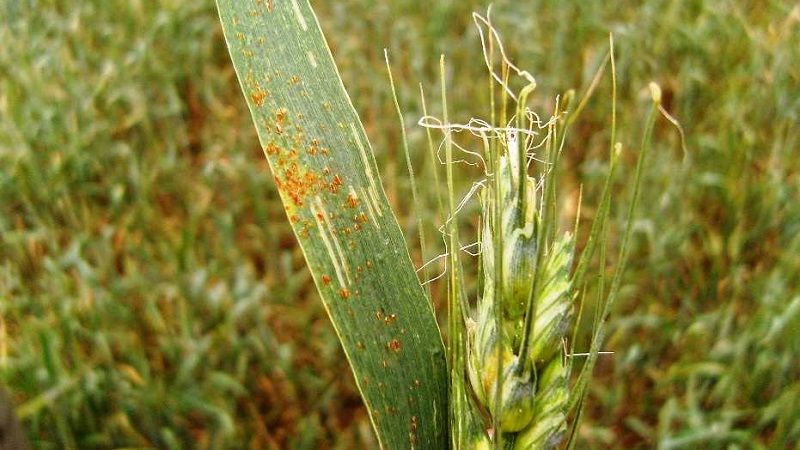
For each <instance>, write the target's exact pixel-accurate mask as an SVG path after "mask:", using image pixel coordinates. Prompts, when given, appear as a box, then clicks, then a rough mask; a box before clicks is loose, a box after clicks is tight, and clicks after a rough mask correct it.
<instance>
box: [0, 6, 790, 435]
mask: <svg viewBox="0 0 800 450" xmlns="http://www.w3.org/2000/svg"><path fill="white" fill-rule="evenodd" d="M313 4H314V7H315V8H316V9H317V13H318V14H319V18H320V21H321V22H322V26H323V29H324V31H325V32H326V34H327V37H328V39H329V41H330V44H331V46H332V48H333V51H334V55H335V57H336V60H337V64H338V65H339V68H340V71H341V73H342V77H343V78H344V82H345V85H346V86H347V88H348V90H349V92H350V94H351V96H352V97H353V101H354V104H355V105H356V108H357V109H358V110H359V113H360V114H361V116H362V119H363V120H364V122H365V126H366V128H367V132H368V134H369V135H370V138H371V139H372V143H373V145H374V147H375V149H376V152H377V155H378V160H379V165H380V167H381V168H382V169H383V174H384V186H385V187H386V189H387V191H388V193H389V195H390V198H391V199H392V201H393V202H394V204H395V205H394V206H395V207H396V208H397V209H396V210H397V211H398V215H399V219H400V221H401V224H402V226H403V227H404V229H405V231H406V235H407V236H408V238H409V245H410V247H411V252H412V256H413V258H414V260H415V262H416V263H417V264H421V263H422V261H423V260H424V259H425V258H427V257H430V256H431V255H425V256H423V255H421V254H420V251H419V248H418V243H417V239H416V236H417V231H416V226H415V224H416V222H415V219H414V216H413V214H414V206H413V205H411V204H410V203H409V202H408V201H407V199H408V198H409V197H410V196H409V195H408V193H409V190H408V189H409V183H408V176H407V174H406V173H405V169H404V163H403V160H402V153H401V152H400V150H399V142H400V130H399V126H398V123H397V119H396V116H395V114H394V112H393V107H392V104H391V97H390V91H389V85H388V81H387V77H386V71H385V67H384V62H383V48H384V47H386V48H388V49H389V51H390V57H391V60H392V66H393V70H394V75H395V80H396V81H397V83H398V89H399V96H400V101H401V104H402V106H403V110H404V112H405V114H406V119H407V122H408V123H407V126H408V127H409V132H410V135H409V137H410V140H411V150H412V152H413V155H414V158H415V164H416V169H417V171H419V172H421V173H422V174H423V175H424V174H425V173H427V172H426V171H430V170H431V161H430V159H429V158H428V156H427V153H426V152H427V149H426V147H425V134H424V131H423V130H422V129H420V128H419V127H416V126H415V125H414V124H415V122H416V119H417V118H418V117H419V116H420V115H421V106H420V102H419V99H418V98H419V95H418V85H417V83H420V82H421V83H422V84H423V85H424V86H425V88H426V89H427V93H428V100H429V104H431V105H433V104H436V102H437V100H436V99H437V98H438V96H437V95H435V93H436V92H438V85H437V70H438V57H439V54H441V53H445V54H446V55H447V59H448V66H449V69H450V70H449V72H448V82H449V85H450V92H449V95H450V100H451V104H450V109H451V114H452V115H453V116H454V117H453V119H454V120H459V121H466V120H468V119H469V118H470V117H473V116H475V117H485V116H486V114H487V111H488V110H487V109H486V106H485V105H486V98H487V94H486V81H485V80H486V76H485V68H484V67H483V64H482V61H481V59H480V45H479V41H478V39H477V34H476V32H475V30H474V29H473V26H472V23H471V18H470V13H471V12H472V11H474V10H476V11H485V8H486V4H485V3H480V2H477V1H473V0H469V1H465V0H461V1H455V0H452V1H451V0H442V1H437V2H432V3H431V4H428V5H426V6H425V7H420V6H419V4H418V2H412V1H408V0H401V1H393V2H371V1H367V0H343V1H339V2H313ZM493 8H494V9H493V17H494V20H495V24H496V26H497V27H498V29H499V30H500V31H501V33H502V35H503V37H504V41H505V44H506V46H507V49H508V50H509V51H510V53H511V54H512V56H513V58H514V60H515V62H516V63H517V64H518V65H519V66H520V67H523V68H526V69H528V70H529V71H530V72H531V73H533V74H534V75H535V76H536V77H537V81H538V84H539V86H540V88H539V91H538V94H537V95H536V99H535V100H534V102H538V104H541V105H542V106H543V107H544V106H546V105H549V104H551V103H552V98H553V97H554V96H555V95H556V94H559V93H562V92H564V91H565V90H566V89H569V88H575V89H577V90H578V91H579V92H580V91H582V89H585V88H586V86H587V85H588V83H589V81H590V80H591V78H592V76H593V75H594V72H595V70H596V69H597V67H598V65H599V63H600V62H601V61H602V58H603V57H604V55H605V53H606V52H607V49H608V43H607V42H608V33H609V32H613V33H614V39H615V43H616V53H617V58H618V61H617V68H618V78H619V104H618V108H619V135H618V138H619V139H620V140H621V141H622V142H623V144H624V146H625V149H626V151H628V153H627V155H628V156H627V157H626V164H625V165H624V167H623V168H622V169H621V170H620V172H619V177H618V180H617V181H618V183H617V188H618V199H619V200H618V202H617V203H616V207H617V208H618V210H619V217H620V220H621V219H622V217H623V213H624V210H625V205H626V203H627V201H628V200H629V198H630V195H629V194H630V192H629V190H628V189H629V187H630V186H629V183H628V182H627V180H628V177H629V176H630V175H631V173H632V170H633V163H634V156H635V155H634V154H633V150H632V149H636V148H638V141H639V139H640V138H641V130H642V126H643V124H642V117H643V115H644V112H645V111H646V110H647V108H648V102H647V91H646V87H647V83H648V82H649V81H651V80H655V81H657V82H658V83H659V84H660V85H661V86H662V89H663V90H664V94H665V107H666V108H667V109H668V110H669V111H670V112H671V113H672V114H673V115H675V116H676V117H677V118H678V119H679V120H680V121H681V123H682V125H683V127H684V128H685V131H686V135H687V146H688V153H687V154H686V155H684V154H683V153H682V152H681V150H680V141H679V137H678V135H677V132H676V131H675V129H674V128H673V127H672V126H670V125H668V124H667V123H666V122H664V121H662V122H660V125H659V127H658V128H657V130H656V134H655V142H654V148H653V150H654V151H653V152H652V153H651V158H650V159H649V160H648V165H647V167H648V168H647V171H646V176H647V179H646V184H645V189H644V192H643V196H644V197H643V201H642V203H641V207H640V208H639V210H638V212H637V217H638V219H637V222H636V234H635V237H636V239H635V246H634V249H633V253H632V259H631V265H630V269H629V270H628V272H627V275H626V277H625V287H624V290H623V294H624V295H623V297H622V298H621V299H620V301H619V302H618V304H617V308H616V311H615V313H614V315H613V319H612V323H611V324H610V336H609V340H608V342H607V344H606V346H605V347H606V349H607V350H613V351H614V352H615V354H614V356H613V357H607V358H604V359H602V360H601V361H600V365H599V367H598V380H597V382H596V383H594V384H593V387H592V394H591V396H590V404H589V409H588V413H589V414H588V417H587V420H586V421H585V423H584V425H583V426H582V429H581V436H582V443H581V445H579V447H581V448H597V449H600V448H642V449H645V448H659V449H683V448H686V449H689V448H706V449H739V448H742V449H744V448H765V449H767V448H769V449H779V448H781V449H782V448H787V449H790V448H799V447H798V446H799V445H800V444H799V443H798V442H800V402H799V401H798V399H799V398H800V356H799V355H800V202H799V201H798V200H799V199H800V178H798V177H799V175H798V174H800V158H798V155H797V150H798V143H799V142H800V136H798V135H799V134H800V127H799V126H798V119H799V117H798V114H799V113H800V64H798V61H800V46H798V45H797V43H798V42H800V23H798V22H800V6H798V5H797V4H792V3H791V2H789V1H765V2H761V3H758V4H756V3H755V2H738V1H733V0H731V1H725V0H693V1H674V0H661V1H657V0H653V1H649V2H646V3H643V4H641V3H640V2H633V1H623V2H609V3H607V4H605V3H602V2H580V1H566V2H565V1H558V0H541V1H527V2H519V1H516V2H513V1H510V0H499V1H495V2H494V7H493ZM217 21H218V19H217V16H216V11H215V9H214V5H213V3H212V2H189V1H185V0H162V1H159V2H139V1H130V2H101V1H87V2H60V1H55V0H40V1H33V0H23V1H17V2H3V3H2V4H0V42H3V45H2V46H0V380H1V381H2V382H3V383H4V384H5V385H6V386H8V387H9V388H10V390H11V392H12V394H13V397H14V399H15V400H16V402H17V404H18V405H19V410H18V411H19V413H20V415H21V416H22V419H23V423H24V425H25V427H26V429H27V430H28V432H29V436H30V437H31V440H32V443H33V446H34V448H37V449H39V448H41V449H55V448H72V449H106V448H169V449H178V448H213V449H224V448H232V449H233V448H253V449H261V448H267V449H353V448H364V449H367V448H374V446H375V441H374V439H373V438H372V435H371V430H370V427H369V423H368V421H367V418H366V414H365V413H364V411H363V407H362V406H361V404H360V400H359V397H358V394H357V392H356V390H355V387H354V385H353V383H352V380H351V379H350V376H349V368H348V367H347V365H346V362H345V360H344V358H343V354H342V352H341V350H340V349H339V344H338V342H337V340H336V338H335V334H334V333H333V330H332V329H331V327H330V325H329V323H328V321H327V317H326V316H325V313H324V310H323V308H322V306H321V304H320V303H319V301H318V300H317V298H316V293H315V291H314V288H313V285H312V283H311V279H310V276H309V274H308V272H307V271H306V270H305V268H304V265H303V261H302V257H301V255H300V254H299V252H298V250H297V248H296V245H295V243H294V239H293V237H292V235H291V231H290V229H289V227H288V226H287V224H286V219H285V217H284V213H283V209H282V207H281V205H280V202H279V200H278V197H277V193H276V191H275V187H274V185H273V182H272V180H271V178H272V177H271V175H270V174H269V171H268V167H267V165H266V162H265V160H264V157H263V156H262V154H261V150H260V148H259V146H258V144H257V141H256V138H255V133H254V131H253V127H252V125H251V123H250V117H249V113H248V112H247V110H246V107H245V105H244V102H243V101H242V97H241V93H240V91H239V88H238V86H237V84H236V80H235V76H234V73H233V69H232V67H231V64H230V62H229V60H228V56H227V53H226V49H225V46H224V42H223V39H222V34H221V31H220V29H219V25H218V23H217ZM610 98H611V97H610V81H609V79H608V78H606V79H605V80H604V82H603V83H602V87H601V88H600V89H599V91H598V92H597V93H596V95H595V97H594V98H593V100H592V101H591V102H590V104H589V107H588V109H587V110H586V111H585V112H584V113H583V116H582V117H581V119H580V120H579V122H578V123H577V125H576V127H574V128H573V129H572V131H571V134H570V135H569V136H568V148H567V150H566V159H567V161H566V165H565V167H564V178H563V179H564V182H565V185H564V188H563V190H564V192H565V193H567V194H568V193H570V192H573V191H574V189H575V186H576V185H577V183H583V184H584V185H585V191H586V198H585V202H584V205H585V206H584V209H583V213H584V214H585V215H586V219H585V220H586V221H588V220H590V219H591V216H592V213H593V211H592V208H591V207H592V205H593V204H594V203H593V199H595V198H596V197H597V194H598V192H599V183H600V181H601V180H602V177H603V174H604V173H605V170H606V169H607V167H606V161H607V157H606V155H607V149H608V138H609V125H608V124H609V118H610V110H611V102H610ZM431 108H432V109H434V111H433V112H434V113H435V112H436V108H435V107H431ZM467 175H468V174H467ZM429 179H430V178H427V179H424V182H420V183H419V184H418V185H419V187H420V188H421V189H422V194H423V195H422V198H423V200H422V208H421V211H420V212H421V213H422V214H424V215H425V219H426V223H427V224H429V225H430V229H426V230H424V231H425V233H426V234H427V235H428V237H429V238H428V241H429V242H434V243H435V242H436V235H435V225H436V224H437V223H439V221H440V220H441V218H440V217H438V215H437V213H436V207H435V192H436V189H438V187H437V186H434V185H433V184H432V183H430V182H429ZM465 180H466V181H465V182H469V180H468V177H467V176H465ZM615 244H616V242H614V241H613V240H612V241H610V242H609V245H610V246H611V247H612V248H613V246H614V245H615ZM435 251H436V249H435V248H434V249H432V252H435ZM436 292H437V290H436V288H434V293H436ZM343 374H347V375H346V376H345V375H343Z"/></svg>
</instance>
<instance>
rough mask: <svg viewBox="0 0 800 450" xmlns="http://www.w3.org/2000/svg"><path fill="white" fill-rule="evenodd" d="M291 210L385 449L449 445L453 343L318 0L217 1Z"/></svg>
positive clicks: (238, 70)
mask: <svg viewBox="0 0 800 450" xmlns="http://www.w3.org/2000/svg"><path fill="white" fill-rule="evenodd" d="M217 6H218V9H219V13H220V18H221V20H222V25H223V29H224V32H225V39H226V41H227V43H228V48H229V50H230V54H231V59H232V60H233V64H234V67H235V68H236V73H237V76H238V78H239V83H240V85H241V87H242V90H243V92H244V95H245V98H246V99H247V103H248V105H249V107H250V112H251V114H252V116H253V121H254V123H255V125H256V128H257V130H258V136H259V139H260V142H261V145H262V147H263V150H264V153H265V154H266V156H267V159H268V160H269V164H270V167H271V168H272V172H273V175H274V178H275V182H276V184H277V186H278V190H279V191H280V195H281V199H282V201H283V204H284V207H285V210H286V215H287V217H288V218H289V221H290V222H291V225H292V228H293V229H294V232H295V235H296V236H297V238H298V241H299V242H300V246H301V248H302V250H303V254H304V255H305V258H306V261H307V263H308V266H309V268H310V269H311V272H312V274H313V278H314V282H315V283H316V285H317V289H318V290H319V292H320V295H321V297H322V300H323V302H324V304H325V308H326V310H327V311H328V314H329V316H330V318H331V321H332V322H333V326H334V328H335V329H336V332H337V334H338V336H339V339H340V340H341V342H342V346H343V347H344V350H345V354H346V355H347V358H348V360H349V361H350V364H351V366H352V368H353V372H354V374H355V379H356V383H357V384H358V388H359V390H360V391H361V394H362V397H363V398H364V402H365V403H366V405H367V408H368V411H369V415H370V419H371V420H372V423H373V426H374V428H375V430H376V432H377V435H378V440H379V442H380V445H381V447H382V448H385V449H392V450H394V449H403V450H404V449H409V448H420V449H443V448H446V446H447V420H446V411H447V407H446V404H447V403H446V402H447V378H446V363H445V354H444V345H443V343H442V338H441V335H440V333H439V329H438V327H437V324H436V320H435V316H434V312H433V308H432V306H431V304H430V302H429V301H428V299H427V298H426V296H425V294H424V292H423V289H422V287H421V286H420V284H419V281H418V279H417V277H416V274H415V271H414V267H413V265H412V262H411V258H410V257H409V255H408V251H407V249H406V246H405V242H404V240H403V236H402V234H401V232H400V228H399V226H398V224H397V219H396V218H395V216H394V215H393V213H392V211H391V210H390V208H389V204H388V200H387V199H386V195H385V193H384V191H383V188H382V187H381V183H380V178H379V175H378V170H377V167H376V164H375V160H374V157H373V154H372V149H371V146H370V144H369V141H368V140H367V136H366V134H365V132H364V129H363V126H362V124H361V122H360V120H359V118H358V115H357V114H356V112H355V109H354V108H353V106H352V104H351V102H350V98H349V97H348V96H347V93H346V92H345V89H344V86H343V85H342V82H341V79H340V77H339V74H338V72H337V70H336V66H335V65H334V62H333V57H332V56H331V53H330V50H329V48H328V46H327V44H326V42H325V39H324V37H323V35H322V31H321V29H320V27H319V24H318V22H317V19H316V17H315V15H314V13H313V11H312V9H311V6H310V5H309V3H308V2H307V0H291V1H290V0H252V1H234V0H217Z"/></svg>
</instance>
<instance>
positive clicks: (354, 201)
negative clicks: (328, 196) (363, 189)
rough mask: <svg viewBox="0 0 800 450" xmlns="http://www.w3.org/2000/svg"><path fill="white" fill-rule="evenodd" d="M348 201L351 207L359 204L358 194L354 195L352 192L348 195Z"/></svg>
mask: <svg viewBox="0 0 800 450" xmlns="http://www.w3.org/2000/svg"><path fill="white" fill-rule="evenodd" d="M347 203H349V204H350V207H351V208H355V207H356V206H358V199H356V196H355V195H353V193H352V192H351V193H350V194H348V195H347Z"/></svg>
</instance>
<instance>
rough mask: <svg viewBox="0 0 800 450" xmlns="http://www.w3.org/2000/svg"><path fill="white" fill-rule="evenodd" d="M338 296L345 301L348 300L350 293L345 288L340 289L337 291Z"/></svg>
mask: <svg viewBox="0 0 800 450" xmlns="http://www.w3.org/2000/svg"><path fill="white" fill-rule="evenodd" d="M339 295H340V296H341V297H342V298H345V299H346V298H350V291H348V290H347V288H341V289H339Z"/></svg>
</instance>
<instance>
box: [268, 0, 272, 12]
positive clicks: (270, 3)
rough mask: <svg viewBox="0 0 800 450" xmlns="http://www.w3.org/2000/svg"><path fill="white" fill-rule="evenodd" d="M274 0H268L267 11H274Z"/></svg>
mask: <svg viewBox="0 0 800 450" xmlns="http://www.w3.org/2000/svg"><path fill="white" fill-rule="evenodd" d="M272 8H273V5H272V0H267V11H269V12H272Z"/></svg>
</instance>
